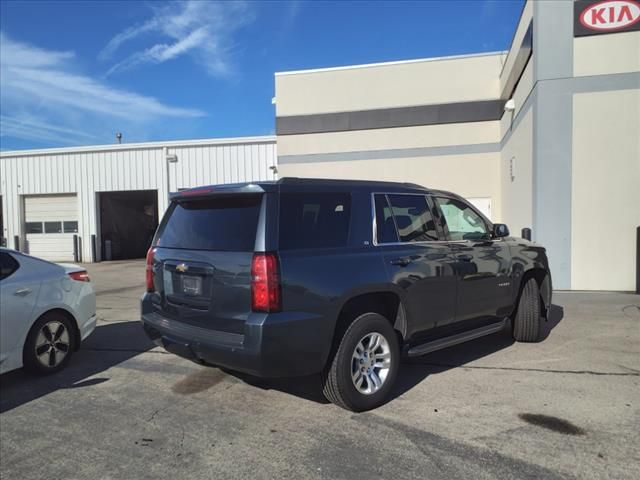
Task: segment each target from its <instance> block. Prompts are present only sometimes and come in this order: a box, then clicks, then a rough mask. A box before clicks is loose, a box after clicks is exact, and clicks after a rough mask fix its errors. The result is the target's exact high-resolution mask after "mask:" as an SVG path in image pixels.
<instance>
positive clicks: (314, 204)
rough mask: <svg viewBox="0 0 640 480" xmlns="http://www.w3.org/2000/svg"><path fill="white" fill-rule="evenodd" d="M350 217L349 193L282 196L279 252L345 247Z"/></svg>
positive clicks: (290, 194) (287, 194)
mask: <svg viewBox="0 0 640 480" xmlns="http://www.w3.org/2000/svg"><path fill="white" fill-rule="evenodd" d="M350 217H351V195H350V194H348V193H283V194H282V195H280V248H281V249H282V250H295V249H301V248H334V247H344V246H346V245H347V242H348V239H349V220H350Z"/></svg>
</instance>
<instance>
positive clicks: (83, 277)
mask: <svg viewBox="0 0 640 480" xmlns="http://www.w3.org/2000/svg"><path fill="white" fill-rule="evenodd" d="M69 276H70V277H71V278H72V279H74V280H76V281H78V282H90V281H91V279H90V278H89V274H88V273H87V271H86V270H82V271H80V272H71V273H70V274H69Z"/></svg>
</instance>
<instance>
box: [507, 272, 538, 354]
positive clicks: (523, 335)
mask: <svg viewBox="0 0 640 480" xmlns="http://www.w3.org/2000/svg"><path fill="white" fill-rule="evenodd" d="M541 327H542V306H541V304H540V289H539V288H538V283H537V282H536V279H535V278H529V279H528V280H527V281H526V282H525V283H524V285H523V286H522V290H521V292H520V299H519V301H518V309H517V310H516V314H515V316H514V318H513V338H514V339H515V340H516V341H518V342H538V341H540V332H541V330H542V328H541Z"/></svg>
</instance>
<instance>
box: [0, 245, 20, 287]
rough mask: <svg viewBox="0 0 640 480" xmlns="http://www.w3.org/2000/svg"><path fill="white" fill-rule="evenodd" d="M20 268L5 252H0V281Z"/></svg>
mask: <svg viewBox="0 0 640 480" xmlns="http://www.w3.org/2000/svg"><path fill="white" fill-rule="evenodd" d="M18 268H20V264H19V263H18V261H17V260H16V259H15V258H13V257H12V256H11V255H9V254H8V253H6V252H0V280H4V279H5V278H7V277H9V276H10V275H12V274H13V273H14V272H15V271H16V270H18Z"/></svg>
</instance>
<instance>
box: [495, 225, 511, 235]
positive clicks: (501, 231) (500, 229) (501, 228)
mask: <svg viewBox="0 0 640 480" xmlns="http://www.w3.org/2000/svg"><path fill="white" fill-rule="evenodd" d="M493 236H494V237H495V238H502V237H508V236H509V227H507V226H506V225H505V224H504V223H494V224H493Z"/></svg>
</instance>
